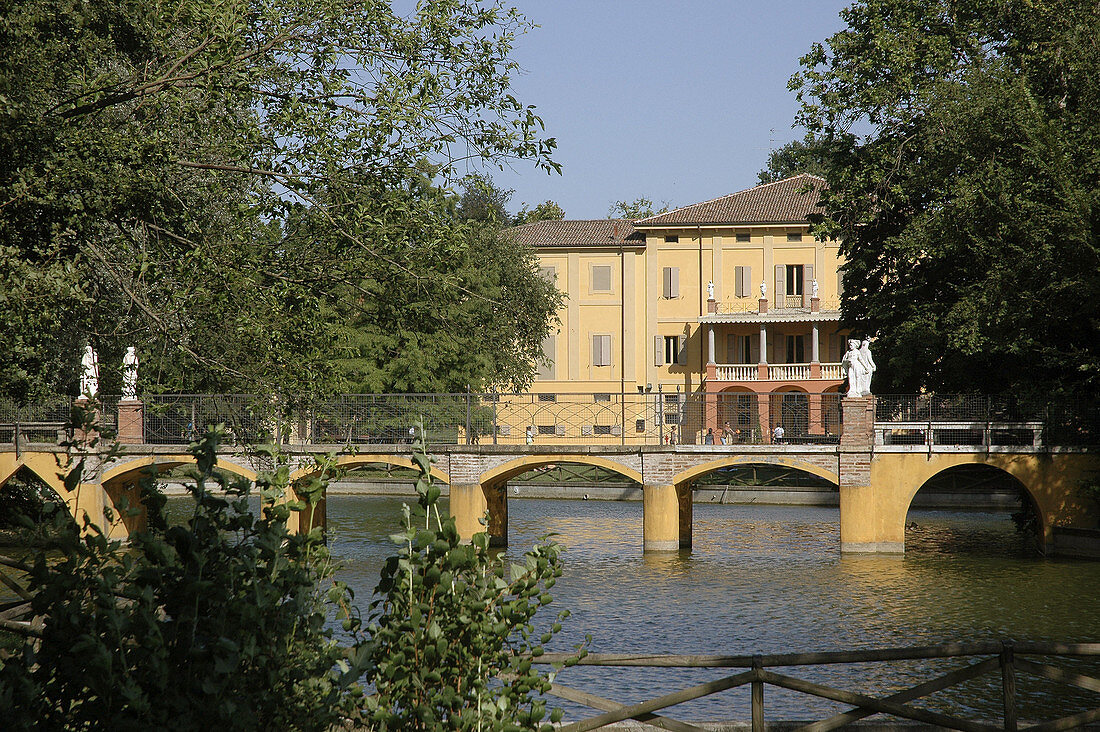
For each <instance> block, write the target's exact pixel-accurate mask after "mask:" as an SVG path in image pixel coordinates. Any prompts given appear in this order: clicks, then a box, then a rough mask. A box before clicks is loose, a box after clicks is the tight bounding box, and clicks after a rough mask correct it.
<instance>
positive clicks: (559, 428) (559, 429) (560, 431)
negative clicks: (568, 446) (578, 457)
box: [554, 424, 565, 437]
mask: <svg viewBox="0 0 1100 732" xmlns="http://www.w3.org/2000/svg"><path fill="white" fill-rule="evenodd" d="M554 434H555V435H557V436H558V437H565V425H563V424H558V425H554Z"/></svg>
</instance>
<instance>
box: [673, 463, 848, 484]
mask: <svg viewBox="0 0 1100 732" xmlns="http://www.w3.org/2000/svg"><path fill="white" fill-rule="evenodd" d="M752 464H756V465H778V466H781V467H784V468H793V469H795V470H801V471H804V472H806V473H810V474H811V475H816V476H817V477H819V478H824V479H825V480H827V481H829V482H830V483H832V484H833V485H839V484H840V479H839V477H838V476H837V474H836V473H835V472H834V471H831V470H827V469H826V468H822V467H821V466H819V465H814V464H813V463H808V462H805V461H803V460H797V459H793V458H785V457H775V456H772V455H727V456H725V457H721V458H719V459H717V460H711V461H709V462H705V463H699V464H698V465H693V466H691V467H690V468H687V469H686V470H683V471H681V472H679V473H677V474H676V475H675V476H674V477H673V478H672V483H673V485H677V486H686V485H687V484H688V483H690V482H691V481H692V480H694V479H696V478H698V477H700V476H702V475H706V474H707V473H712V472H714V471H715V470H720V469H722V468H729V467H732V466H735V465H752Z"/></svg>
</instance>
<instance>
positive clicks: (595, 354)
mask: <svg viewBox="0 0 1100 732" xmlns="http://www.w3.org/2000/svg"><path fill="white" fill-rule="evenodd" d="M601 345H603V344H602V343H601V342H600V337H599V336H598V335H594V336H592V365H593V366H603V353H602V352H601V350H600V346H601Z"/></svg>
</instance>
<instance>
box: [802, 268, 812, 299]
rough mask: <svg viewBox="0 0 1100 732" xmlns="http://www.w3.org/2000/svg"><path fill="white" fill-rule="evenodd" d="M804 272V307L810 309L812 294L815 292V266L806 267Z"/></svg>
mask: <svg viewBox="0 0 1100 732" xmlns="http://www.w3.org/2000/svg"><path fill="white" fill-rule="evenodd" d="M802 271H803V273H804V276H803V280H804V282H803V285H802V306H803V307H809V306H810V294H811V293H812V292H813V290H814V266H813V265H812V264H807V265H806V266H805V267H803V269H802Z"/></svg>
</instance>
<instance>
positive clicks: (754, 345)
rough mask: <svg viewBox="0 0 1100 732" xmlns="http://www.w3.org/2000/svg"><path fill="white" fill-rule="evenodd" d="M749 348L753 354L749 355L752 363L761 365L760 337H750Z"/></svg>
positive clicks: (756, 335) (755, 335) (757, 335)
mask: <svg viewBox="0 0 1100 732" xmlns="http://www.w3.org/2000/svg"><path fill="white" fill-rule="evenodd" d="M749 348H750V349H751V351H752V352H751V353H750V354H749V362H750V363H760V335H759V334H754V335H751V336H749Z"/></svg>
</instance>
